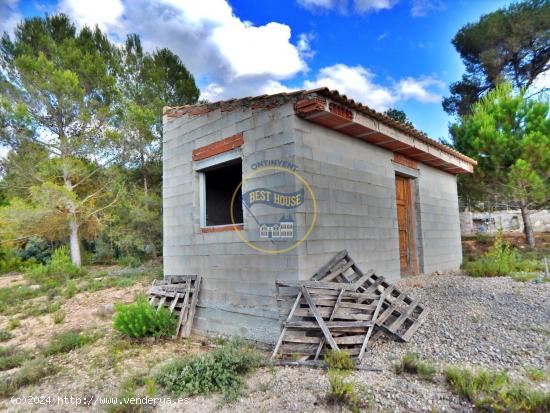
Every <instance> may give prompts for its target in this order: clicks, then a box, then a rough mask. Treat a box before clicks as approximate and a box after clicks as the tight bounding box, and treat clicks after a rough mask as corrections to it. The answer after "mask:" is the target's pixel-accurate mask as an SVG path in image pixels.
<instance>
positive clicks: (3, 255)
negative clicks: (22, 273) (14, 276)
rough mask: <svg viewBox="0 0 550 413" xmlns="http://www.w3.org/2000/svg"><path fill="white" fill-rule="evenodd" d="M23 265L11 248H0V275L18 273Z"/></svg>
mask: <svg viewBox="0 0 550 413" xmlns="http://www.w3.org/2000/svg"><path fill="white" fill-rule="evenodd" d="M24 266H25V264H24V263H23V261H22V260H21V258H19V257H18V256H17V254H16V253H15V250H13V249H11V248H0V274H4V273H7V272H11V271H19V270H21V269H22V268H24Z"/></svg>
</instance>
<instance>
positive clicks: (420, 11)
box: [411, 0, 447, 17]
mask: <svg viewBox="0 0 550 413" xmlns="http://www.w3.org/2000/svg"><path fill="white" fill-rule="evenodd" d="M446 8H447V6H446V5H445V3H443V1H441V0H412V6H411V16H413V17H424V16H426V15H427V14H429V13H431V12H436V11H442V10H445V9H446Z"/></svg>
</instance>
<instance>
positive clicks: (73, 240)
mask: <svg viewBox="0 0 550 413" xmlns="http://www.w3.org/2000/svg"><path fill="white" fill-rule="evenodd" d="M69 227H70V229H71V236H70V244H71V261H72V262H73V264H74V265H76V266H77V267H81V266H82V258H81V256H80V242H79V239H78V223H77V222H76V219H74V218H71V220H70V221H69Z"/></svg>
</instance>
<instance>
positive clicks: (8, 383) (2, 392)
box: [0, 359, 59, 397]
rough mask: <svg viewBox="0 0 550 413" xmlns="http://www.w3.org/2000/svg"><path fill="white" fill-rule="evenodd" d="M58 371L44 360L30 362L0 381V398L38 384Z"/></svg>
mask: <svg viewBox="0 0 550 413" xmlns="http://www.w3.org/2000/svg"><path fill="white" fill-rule="evenodd" d="M58 370H59V369H58V368H57V367H56V366H53V365H52V364H51V363H48V362H47V361H46V360H44V359H38V360H31V361H29V362H27V363H25V364H23V366H22V367H21V368H20V369H19V370H18V371H17V372H16V373H14V374H12V375H10V376H7V377H2V379H0V396H4V397H6V396H11V395H12V394H13V393H14V392H15V391H16V390H17V389H20V388H21V387H25V386H28V385H31V384H35V383H38V382H39V381H40V380H41V379H43V378H44V377H47V376H51V375H53V374H55V373H56V372H57V371H58Z"/></svg>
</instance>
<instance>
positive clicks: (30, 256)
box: [19, 237, 52, 264]
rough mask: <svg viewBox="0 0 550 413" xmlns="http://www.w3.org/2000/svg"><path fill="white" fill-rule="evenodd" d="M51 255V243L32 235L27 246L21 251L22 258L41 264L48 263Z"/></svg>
mask: <svg viewBox="0 0 550 413" xmlns="http://www.w3.org/2000/svg"><path fill="white" fill-rule="evenodd" d="M51 255H52V247H51V245H50V244H49V243H48V241H47V240H45V239H44V238H40V237H30V238H29V239H28V240H27V243H26V244H25V247H24V248H23V249H22V250H21V251H20V252H19V257H21V259H23V260H25V261H30V262H35V263H39V264H46V262H48V261H49V259H50V257H51Z"/></svg>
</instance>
